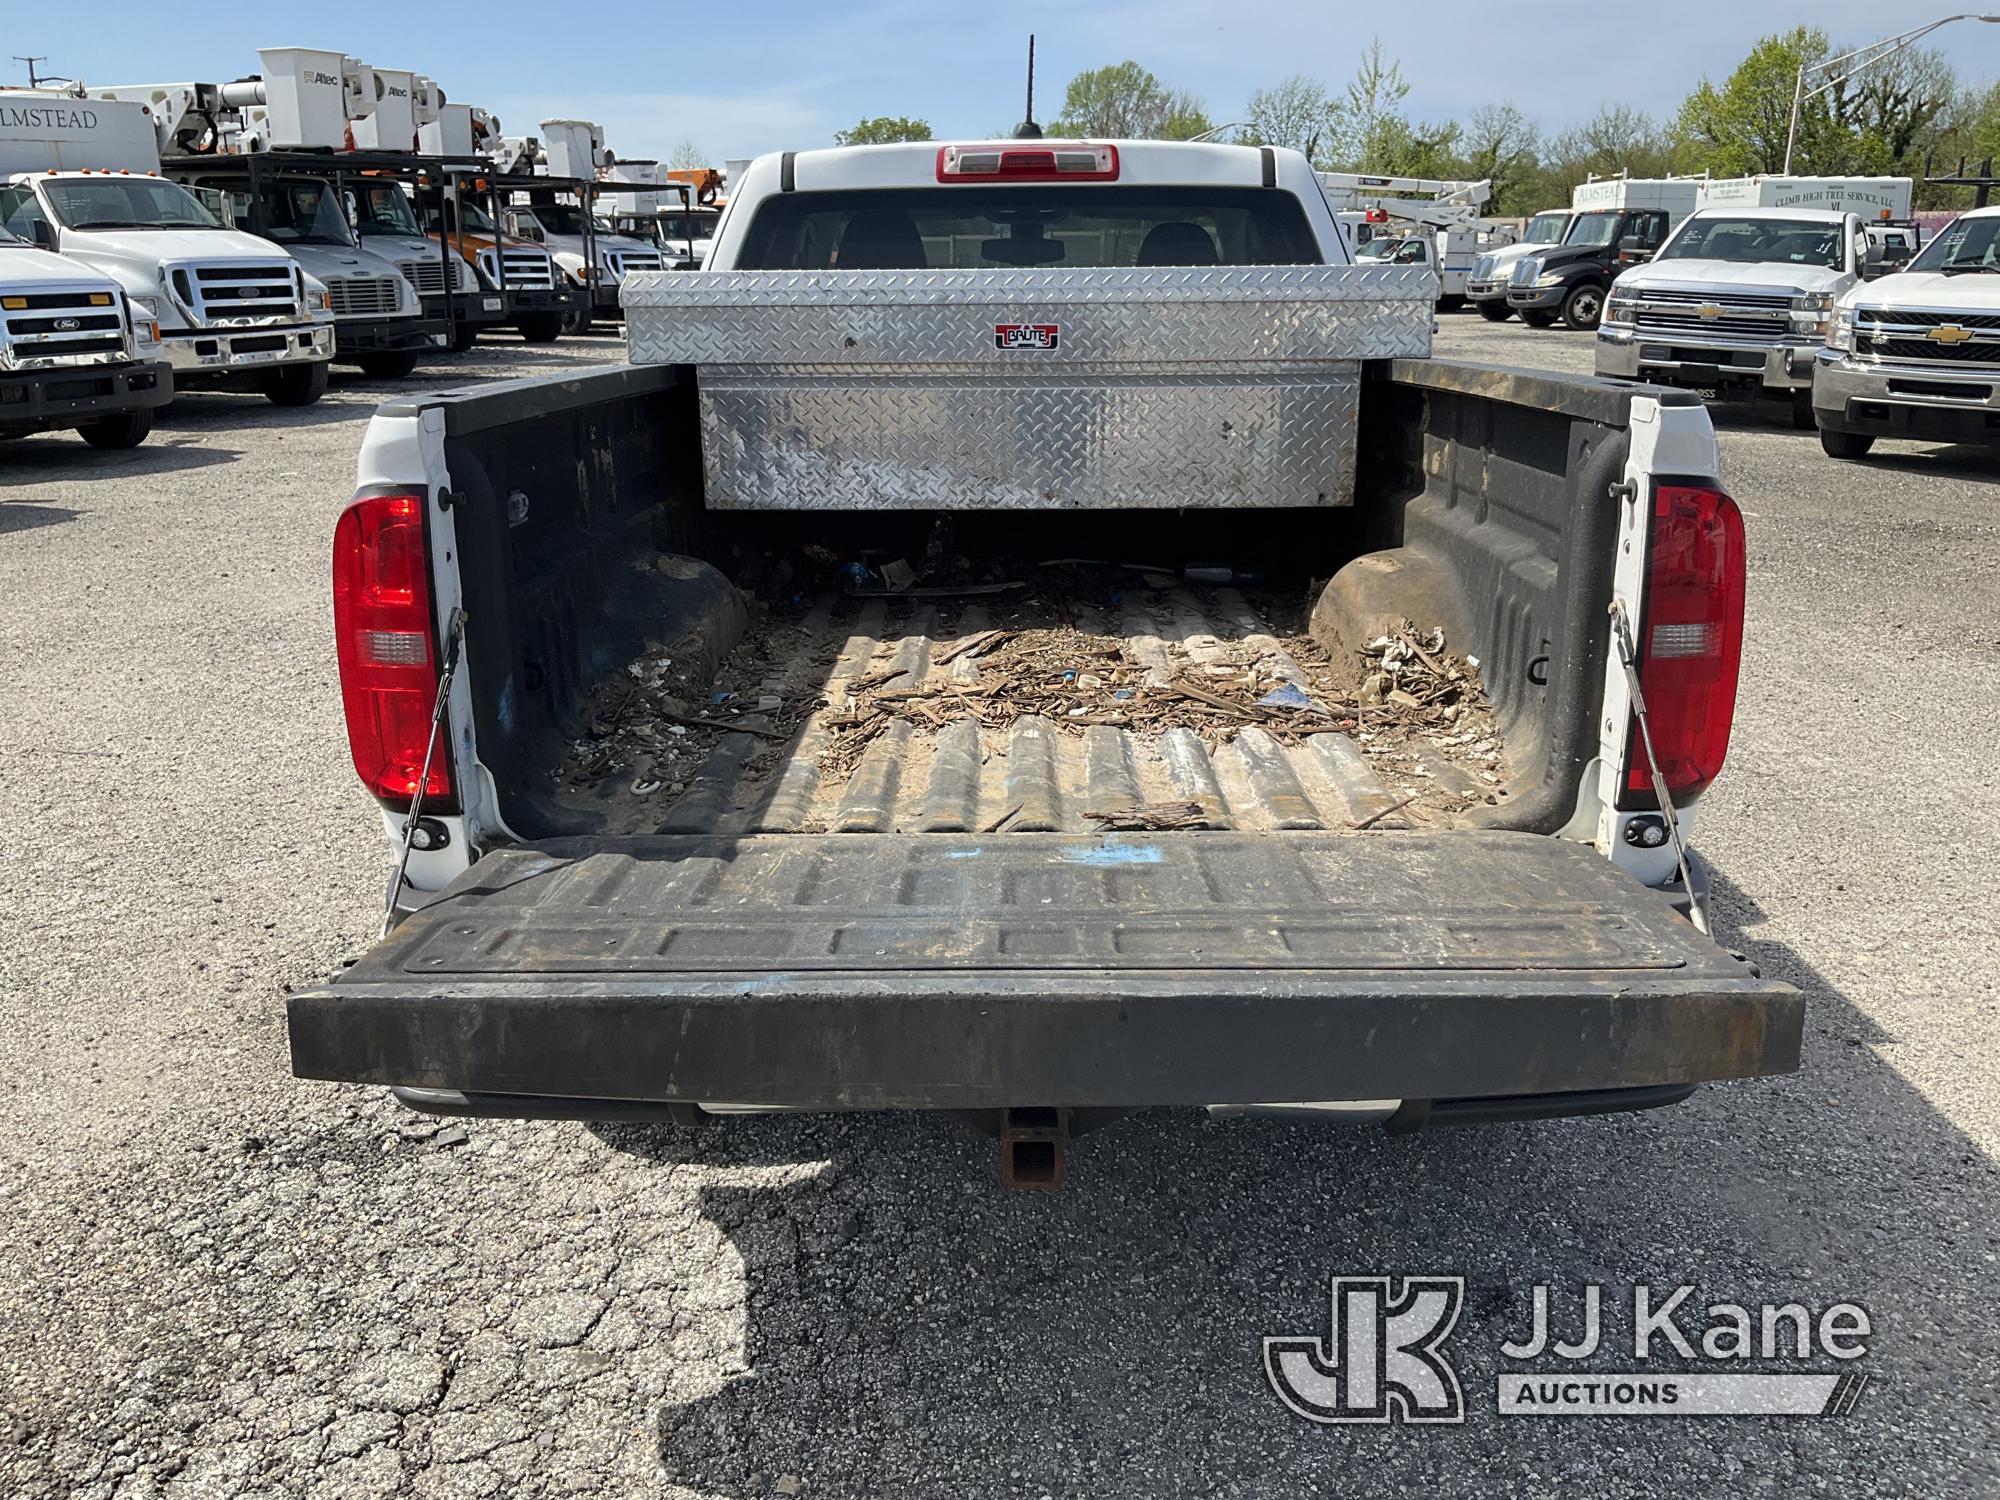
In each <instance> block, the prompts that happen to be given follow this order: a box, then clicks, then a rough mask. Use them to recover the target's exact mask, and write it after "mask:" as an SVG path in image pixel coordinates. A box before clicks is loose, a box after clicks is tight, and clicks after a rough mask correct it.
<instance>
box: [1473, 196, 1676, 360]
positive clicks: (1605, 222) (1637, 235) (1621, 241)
mask: <svg viewBox="0 0 2000 1500" xmlns="http://www.w3.org/2000/svg"><path fill="white" fill-rule="evenodd" d="M1697 187H1698V182H1697V180H1696V179H1694V178H1691V177H1605V178H1600V179H1597V180H1595V181H1591V182H1585V183H1580V184H1578V186H1577V187H1576V189H1575V191H1573V192H1572V193H1571V194H1570V215H1571V216H1570V221H1569V227H1568V228H1567V229H1565V230H1564V231H1563V238H1562V243H1561V244H1559V245H1554V246H1550V247H1549V248H1547V249H1543V250H1536V251H1533V252H1531V253H1530V254H1527V255H1524V256H1522V257H1521V258H1520V259H1519V260H1517V261H1515V262H1514V265H1513V268H1512V269H1511V270H1510V271H1508V273H1507V306H1508V307H1509V308H1511V309H1512V310H1513V311H1515V312H1517V313H1519V314H1520V315H1521V321H1522V322H1524V323H1526V324H1527V325H1528V326H1529V327H1530V328H1547V327H1549V326H1551V325H1552V324H1554V323H1555V322H1556V321H1557V320H1558V319H1560V320H1561V321H1562V322H1563V324H1564V325H1565V326H1567V327H1569V328H1573V329H1575V330H1576V331H1577V332H1579V333H1588V332H1590V331H1592V330H1593V329H1595V328H1596V327H1597V323H1598V320H1599V319H1600V318H1601V317H1602V316H1603V315H1604V298H1605V294H1606V293H1607V292H1608V291H1609V290H1610V287H1611V281H1612V278H1613V277H1615V276H1617V275H1618V274H1619V273H1620V272H1621V271H1624V270H1626V269H1627V268H1628V267H1631V266H1635V265H1639V264H1640V263H1642V262H1644V261H1647V260H1650V259H1651V258H1652V256H1653V253H1654V252H1655V251H1656V250H1658V249H1659V248H1660V246H1661V245H1662V244H1664V243H1665V242H1666V238H1667V236H1668V235H1669V234H1671V233H1672V232H1673V231H1674V229H1675V228H1676V227H1678V225H1679V224H1680V222H1681V220H1682V219H1685V218H1686V217H1687V216H1688V215H1689V214H1691V213H1693V212H1694V208H1695V192H1696V189H1697Z"/></svg>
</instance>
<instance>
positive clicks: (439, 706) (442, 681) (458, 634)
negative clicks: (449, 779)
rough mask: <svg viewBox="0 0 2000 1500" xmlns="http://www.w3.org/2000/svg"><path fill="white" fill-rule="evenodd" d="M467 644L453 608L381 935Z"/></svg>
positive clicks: (392, 910) (392, 915)
mask: <svg viewBox="0 0 2000 1500" xmlns="http://www.w3.org/2000/svg"><path fill="white" fill-rule="evenodd" d="M464 644H465V611H464V610H463V609H462V608H456V607H454V608H453V610H452V612H451V618H450V619H449V620H448V621H446V622H445V627H444V665H443V667H442V668H441V669H440V670H439V672H438V689H437V699H436V701H434V702H433V703H432V704H431V737H430V740H429V741H428V743H426V744H425V746H424V768H423V769H422V770H421V771H419V772H418V773H417V789H416V791H415V792H414V793H413V794H412V795H411V797H410V815H409V817H408V818H406V819H405V820H404V822H403V847H402V851H401V854H400V856H399V857H398V858H397V860H396V872H395V874H393V875H391V876H390V877H389V894H388V898H387V901H386V903H385V904H386V908H387V909H386V910H385V911H384V912H383V913H382V936H383V937H387V936H388V935H389V933H390V931H391V930H392V929H393V928H394V927H395V925H396V897H397V896H398V895H400V894H401V893H402V890H403V877H404V875H405V874H407V873H408V871H409V868H410V851H411V850H412V849H414V848H415V847H416V840H417V820H418V819H419V818H421V817H422V816H423V811H424V788H426V787H428V786H429V785H430V784H431V762H432V761H433V760H435V759H436V757H437V745H438V735H439V733H440V732H441V731H442V730H443V728H444V710H445V705H446V704H447V703H449V702H450V701H451V679H452V675H453V674H454V673H455V672H457V671H458V653H459V648H460V647H461V646H463V645H464Z"/></svg>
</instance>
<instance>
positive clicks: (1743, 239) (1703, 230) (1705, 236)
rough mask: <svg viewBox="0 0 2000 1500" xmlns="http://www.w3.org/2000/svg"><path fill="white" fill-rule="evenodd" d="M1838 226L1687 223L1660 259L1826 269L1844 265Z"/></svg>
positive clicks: (1722, 220) (1714, 220)
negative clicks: (1722, 261)
mask: <svg viewBox="0 0 2000 1500" xmlns="http://www.w3.org/2000/svg"><path fill="white" fill-rule="evenodd" d="M1840 228H1841V226H1840V225H1839V224H1838V223H1829V222H1827V221H1825V220H1813V219H1761V218H1758V219H1735V218H1729V217H1727V216H1720V215H1719V216H1717V217H1715V218H1712V219H1710V218H1702V217H1700V216H1697V217H1695V218H1692V219H1689V220H1688V221H1687V223H1686V224H1684V225H1682V226H1681V232H1680V233H1679V234H1677V235H1675V236H1674V237H1673V239H1672V240H1671V241H1669V242H1668V244H1667V247H1666V248H1665V249H1664V250H1662V251H1661V252H1660V255H1659V258H1660V259H1661V260H1726V261H1731V262H1734V263H1736V264H1738V265H1759V264H1763V265H1774V264H1775V265H1788V266H1831V267H1833V268H1834V269H1835V270H1839V269H1840V268H1841V266H1842V265H1844V264H1845V263H1846V251H1845V249H1844V247H1843V245H1842V236H1841V233H1840Z"/></svg>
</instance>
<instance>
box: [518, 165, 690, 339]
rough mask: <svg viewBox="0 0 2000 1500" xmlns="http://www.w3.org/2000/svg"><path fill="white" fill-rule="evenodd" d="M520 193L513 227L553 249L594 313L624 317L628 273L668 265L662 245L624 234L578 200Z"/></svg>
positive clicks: (561, 266)
mask: <svg viewBox="0 0 2000 1500" xmlns="http://www.w3.org/2000/svg"><path fill="white" fill-rule="evenodd" d="M515 196H516V202H515V204H514V206H513V207H512V208H511V209H510V210H509V211H508V214H507V222H508V228H510V229H511V230H513V231H514V232H515V233H516V234H519V235H521V236H522V237H523V238H526V239H531V240H534V241H535V242H536V243H537V244H539V245H540V246H541V247H542V248H543V249H545V250H547V251H548V252H549V253H550V254H551V255H553V256H554V257H555V261H556V265H557V267H558V268H559V269H560V270H561V272H562V274H563V276H564V277H565V278H566V279H567V281H568V282H569V284H570V285H571V286H572V287H574V288H577V289H578V290H587V291H588V292H589V293H590V305H591V312H592V314H593V316H597V317H612V318H615V317H619V316H621V314H620V311H619V305H618V288H619V286H620V285H622V284H623V282H624V280H625V277H626V274H627V273H628V272H631V271H658V270H660V269H662V267H663V264H664V262H663V261H662V259H661V255H660V250H659V247H658V246H657V245H654V244H652V243H650V242H648V241H646V240H643V239H640V238H638V237H637V236H635V235H627V234H621V233H619V232H618V231H617V230H616V229H615V228H613V227H612V224H611V222H610V221H609V220H608V219H605V218H602V217H593V216H592V214H591V213H590V212H589V211H588V210H586V209H584V208H582V207H581V206H579V205H578V204H577V203H576V202H575V201H574V200H571V201H568V202H564V201H561V200H559V199H557V198H555V197H553V196H544V195H538V194H533V193H530V194H516V195H515ZM524 200H525V201H524ZM586 221H588V222H587V223H586Z"/></svg>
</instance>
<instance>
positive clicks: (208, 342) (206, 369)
mask: <svg viewBox="0 0 2000 1500" xmlns="http://www.w3.org/2000/svg"><path fill="white" fill-rule="evenodd" d="M159 167H160V158H159V151H158V144H157V142H156V140H155V137H154V131H153V121H152V115H151V112H150V111H149V110H148V108H147V107H146V106H145V105H143V104H137V103H132V102H129V101H123V100H113V99H85V98H80V97H77V96H76V95H73V94H62V93H45V92H43V93H37V92H24V91H18V90H14V91H8V92H5V93H0V223H4V224H6V225H7V226H8V227H9V228H10V229H11V230H12V231H13V232H14V233H15V234H17V235H19V236H21V237H22V238H24V239H28V240H31V241H32V242H33V243H35V244H37V245H39V246H41V247H42V248H43V249H47V250H54V251H57V252H58V253H60V254H62V255H65V256H67V257H69V258H70V259H72V260H76V261H79V262H81V263H83V264H85V265H87V266H90V267H92V268H94V269H95V270H98V271H101V272H103V273H104V274H105V275H107V276H110V277H111V278H112V279H113V280H115V281H116V282H118V284H119V285H120V286H121V287H123V288H124V290H125V293H126V295H127V296H128V297H130V298H131V300H132V304H133V307H134V309H135V310H136V311H137V312H138V313H139V315H140V316H142V317H144V318H146V319H148V320H150V321H152V322H156V323H158V324H159V327H160V347H161V350H162V352H163V355H164V357H165V358H166V360H167V362H168V363H169V364H171V365H172V366H173V368H174V385H175V388H176V389H177V390H178V389H185V388H187V387H190V386H195V385H210V384H249V385H253V386H255V387H257V388H259V389H261V390H262V391H263V392H264V394H265V395H267V396H269V397H270V398H271V400H273V401H275V402H277V403H279V404H280V405H286V406H300V405H305V404H307V403H309V402H313V401H317V400H318V399H319V398H320V396H321V395H322V394H323V393H324V392H325V390H326V378H327V365H328V362H329V361H331V360H332V358H333V346H334V331H333V311H332V306H331V299H330V298H329V297H328V295H327V292H326V289H325V288H324V287H320V286H318V285H317V284H316V283H315V282H314V281H313V279H312V278H311V277H309V276H308V275H307V274H306V271H305V268H304V267H302V266H301V265H300V264H299V263H298V262H297V261H296V260H294V259H293V258H292V257H291V256H289V255H287V254H286V253H285V252H284V251H283V250H280V249H279V248H278V247H277V246H275V245H273V244H272V243H271V242H270V241H269V240H264V239H259V238H258V237H257V236H256V235H251V234H245V233H243V232H242V231H241V230H237V229H231V228H228V227H227V226H226V225H224V224H223V222H222V220H221V219H219V218H218V217H217V216H216V215H215V214H214V213H212V212H211V211H210V210H209V208H208V207H207V206H205V205H204V204H203V203H202V202H201V201H200V200H199V199H198V198H196V197H195V195H194V194H192V193H190V192H189V191H188V190H187V189H186V188H184V187H182V186H181V185H180V184H179V183H175V182H169V181H167V180H166V179H165V178H163V177H161V176H160V175H159Z"/></svg>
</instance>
